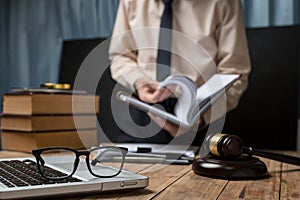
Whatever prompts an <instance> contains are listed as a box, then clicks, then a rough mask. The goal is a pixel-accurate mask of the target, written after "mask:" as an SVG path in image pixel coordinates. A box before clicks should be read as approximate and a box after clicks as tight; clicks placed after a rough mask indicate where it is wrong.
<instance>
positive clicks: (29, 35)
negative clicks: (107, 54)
mask: <svg viewBox="0 0 300 200" xmlns="http://www.w3.org/2000/svg"><path fill="white" fill-rule="evenodd" d="M118 3H119V2H118V0H88V1H87V0H51V1H50V0H0V83H1V84H0V94H1V95H2V94H3V93H4V92H7V91H9V90H10V89H11V88H12V87H16V86H22V87H29V86H39V85H40V84H41V83H44V82H56V81H57V78H58V66H59V59H60V53H61V47H62V42H63V40H68V39H82V38H96V37H108V36H110V34H111V31H112V28H113V24H114V19H115V13H116V10H117V7H118Z"/></svg>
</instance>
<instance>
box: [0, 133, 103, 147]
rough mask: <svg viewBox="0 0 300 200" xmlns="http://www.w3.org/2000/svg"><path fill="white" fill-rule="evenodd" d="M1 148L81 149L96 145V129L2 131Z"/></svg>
mask: <svg viewBox="0 0 300 200" xmlns="http://www.w3.org/2000/svg"><path fill="white" fill-rule="evenodd" d="M1 134H2V138H1V140H2V149H4V150H14V151H22V152H31V151H32V149H36V148H43V147H53V146H63V147H69V148H74V149H82V148H86V147H91V146H96V145H97V130H96V129H94V130H93V129H91V130H81V131H79V133H78V132H77V131H76V130H74V131H55V132H39V133H28V132H16V131H2V133H1Z"/></svg>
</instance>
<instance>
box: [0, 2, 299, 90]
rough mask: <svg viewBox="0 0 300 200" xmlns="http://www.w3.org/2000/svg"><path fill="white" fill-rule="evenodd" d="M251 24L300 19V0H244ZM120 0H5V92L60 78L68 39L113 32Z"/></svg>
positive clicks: (0, 65)
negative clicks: (63, 50) (61, 64)
mask: <svg viewBox="0 0 300 200" xmlns="http://www.w3.org/2000/svg"><path fill="white" fill-rule="evenodd" d="M242 2H243V6H244V13H245V21H246V26H247V27H266V26H282V25H284V26H285V25H293V24H299V23H300V1H299V0H242ZM117 6H118V0H88V1H87V0H51V1H50V0H0V83H1V84H0V95H2V93H3V92H7V91H9V90H10V88H11V87H14V86H24V87H28V86H38V85H39V84H41V83H43V82H48V81H49V82H56V81H57V78H58V66H59V59H60V53H61V47H62V42H63V40H68V39H82V38H94V37H107V36H109V35H110V34H111V31H112V28H113V24H114V19H115V13H116V10H117Z"/></svg>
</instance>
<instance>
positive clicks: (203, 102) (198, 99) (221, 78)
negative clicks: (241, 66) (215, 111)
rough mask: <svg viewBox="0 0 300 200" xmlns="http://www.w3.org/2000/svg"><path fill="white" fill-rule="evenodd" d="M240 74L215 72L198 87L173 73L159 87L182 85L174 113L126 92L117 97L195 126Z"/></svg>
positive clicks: (147, 110)
mask: <svg viewBox="0 0 300 200" xmlns="http://www.w3.org/2000/svg"><path fill="white" fill-rule="evenodd" d="M239 77H240V75H239V74H214V75H213V76H212V77H210V78H209V79H208V80H207V81H206V82H205V84H203V85H202V86H200V87H199V88H197V87H196V85H195V83H194V82H193V81H192V80H191V79H189V78H187V77H185V76H181V75H171V76H169V77H167V78H166V79H165V80H164V81H162V82H161V83H160V84H159V87H168V86H171V85H177V86H179V87H180V90H181V95H180V96H179V97H178V101H177V104H176V105H175V108H174V114H171V113H168V112H166V111H164V110H162V109H160V108H158V107H156V106H155V105H149V104H147V103H145V102H142V101H140V100H138V99H136V98H134V97H132V96H130V95H129V94H127V93H125V92H122V91H120V92H118V94H117V98H118V99H119V100H121V101H124V102H127V103H129V105H131V106H134V107H136V108H138V109H140V110H143V111H146V112H151V113H153V114H155V115H157V116H159V117H162V118H164V119H166V120H168V121H171V122H173V123H175V124H178V125H180V126H183V127H190V126H193V125H194V124H195V123H196V122H197V120H198V119H199V117H200V116H202V115H203V114H204V113H205V111H207V109H208V108H209V107H210V106H211V105H212V104H213V103H214V102H215V101H216V100H217V99H218V98H220V97H221V96H222V95H223V94H224V93H225V90H226V89H227V88H229V87H230V86H231V85H233V83H234V82H235V81H236V80H238V79H239Z"/></svg>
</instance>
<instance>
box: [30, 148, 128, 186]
mask: <svg viewBox="0 0 300 200" xmlns="http://www.w3.org/2000/svg"><path fill="white" fill-rule="evenodd" d="M32 154H33V155H34V157H35V158H36V161H37V168H38V170H39V172H40V174H41V175H42V176H43V177H44V178H47V179H50V180H54V181H55V180H62V179H66V178H69V177H71V176H72V175H73V174H74V173H75V172H76V170H77V168H78V166H79V167H82V166H81V162H80V157H81V156H85V161H86V166H87V168H88V170H89V172H90V173H91V174H92V175H93V176H95V177H98V178H111V177H115V176H117V175H118V174H120V172H121V171H122V168H123V165H124V160H125V156H126V154H127V151H126V150H125V149H122V148H118V147H97V148H91V149H89V150H87V151H77V150H75V149H71V148H66V147H50V148H41V149H35V150H32ZM55 155H61V157H60V158H61V159H62V162H65V161H66V160H68V161H69V160H71V162H70V163H72V164H70V163H69V162H68V163H67V162H65V163H63V164H64V168H66V170H65V173H53V172H52V171H51V170H50V168H49V167H48V166H47V165H48V164H51V163H54V161H55V160H54V159H56V160H57V157H56V156H55ZM55 162H57V161H55ZM79 163H80V164H79Z"/></svg>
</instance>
